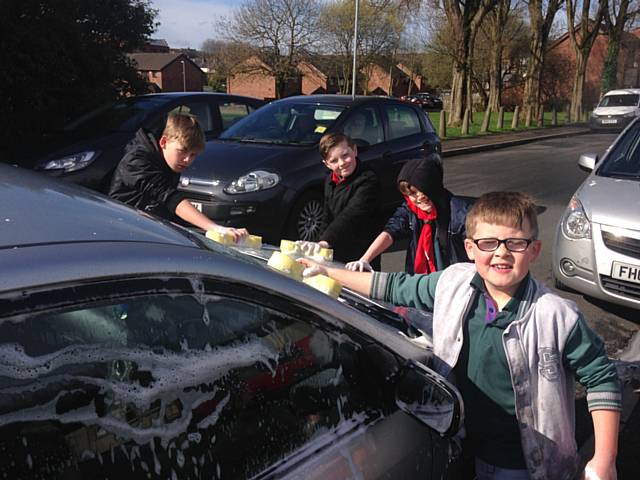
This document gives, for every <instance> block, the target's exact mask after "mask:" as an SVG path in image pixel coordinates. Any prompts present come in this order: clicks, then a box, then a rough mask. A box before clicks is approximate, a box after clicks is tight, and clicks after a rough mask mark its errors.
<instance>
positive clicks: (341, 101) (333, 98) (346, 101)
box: [272, 95, 400, 106]
mask: <svg viewBox="0 0 640 480" xmlns="http://www.w3.org/2000/svg"><path fill="white" fill-rule="evenodd" d="M391 101H393V102H400V101H399V100H398V99H397V98H394V97H384V96H377V95H356V96H355V98H354V97H352V96H351V95H297V96H295V97H287V98H283V99H280V100H276V101H275V102H272V103H287V102H292V103H293V102H295V103H311V104H313V103H324V104H333V105H345V106H348V105H362V104H366V103H374V102H391Z"/></svg>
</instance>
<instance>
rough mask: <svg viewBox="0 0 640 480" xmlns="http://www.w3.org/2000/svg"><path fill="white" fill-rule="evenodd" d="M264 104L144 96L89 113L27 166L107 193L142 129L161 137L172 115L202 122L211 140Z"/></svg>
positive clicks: (229, 98)
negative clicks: (179, 115)
mask: <svg viewBox="0 0 640 480" xmlns="http://www.w3.org/2000/svg"><path fill="white" fill-rule="evenodd" d="M263 104H264V102H263V101H262V100H258V99H256V98H250V97H242V96H239V95H226V94H222V93H206V92H186V93H184V92H177V93H159V94H152V95H141V96H138V97H130V98H126V99H124V100H120V101H117V102H115V103H111V104H108V105H105V106H103V107H100V108H98V109H96V110H93V111H91V112H90V113H88V114H87V115H84V116H82V117H80V118H78V119H77V120H75V121H73V122H71V123H69V124H68V125H66V126H65V127H64V128H63V129H62V130H60V131H56V132H52V133H50V134H48V135H47V136H46V138H45V139H44V141H43V142H42V145H40V146H39V148H38V151H37V152H35V151H34V152H29V154H30V155H31V156H32V157H33V158H31V159H30V160H29V162H28V163H30V164H32V165H31V166H33V167H34V168H35V169H36V170H41V171H44V172H46V173H48V174H51V175H54V176H58V177H62V178H64V179H65V180H69V181H71V182H73V183H78V184H80V185H83V186H85V187H89V188H92V189H94V190H99V191H102V192H106V191H107V190H108V188H109V183H110V182H111V177H112V175H113V171H114V169H115V168H116V166H117V165H118V162H119V161H120V159H121V158H122V156H123V155H124V147H125V146H126V145H127V143H129V142H130V141H131V140H132V139H133V137H134V135H135V132H136V131H137V130H138V129H139V128H145V129H146V130H148V131H150V132H152V133H153V134H154V135H156V136H158V137H159V136H160V134H161V133H162V129H163V128H164V125H165V123H166V119H167V115H168V114H169V113H170V112H184V113H190V114H193V115H195V116H197V117H198V120H199V121H200V123H201V125H202V127H203V129H204V131H205V134H206V136H207V139H212V138H216V137H217V136H218V135H220V133H221V132H222V131H223V130H225V129H226V128H228V127H230V126H231V125H233V124H234V123H235V122H236V121H237V120H239V119H241V118H243V117H245V116H247V115H248V114H249V113H251V112H252V111H254V110H255V109H257V108H259V107H260V106H262V105H263Z"/></svg>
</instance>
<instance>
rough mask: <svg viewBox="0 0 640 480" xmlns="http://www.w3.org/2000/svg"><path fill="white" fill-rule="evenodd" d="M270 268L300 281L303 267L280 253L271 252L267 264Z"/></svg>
mask: <svg viewBox="0 0 640 480" xmlns="http://www.w3.org/2000/svg"><path fill="white" fill-rule="evenodd" d="M267 265H269V266H270V267H271V268H275V269H276V270H279V271H280V272H282V273H285V274H286V275H288V276H290V277H291V278H293V279H295V280H302V271H303V270H304V265H302V264H301V263H298V262H296V261H295V260H294V259H293V258H291V257H290V256H288V255H287V254H284V253H282V252H273V253H272V254H271V258H269V261H268V262H267Z"/></svg>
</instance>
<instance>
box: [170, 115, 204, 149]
mask: <svg viewBox="0 0 640 480" xmlns="http://www.w3.org/2000/svg"><path fill="white" fill-rule="evenodd" d="M162 136H163V137H166V138H167V140H174V141H177V142H180V143H181V144H182V147H183V148H184V149H186V150H189V151H192V152H201V151H202V150H204V146H205V142H206V140H205V136H204V132H203V131H202V128H201V127H200V124H199V123H198V119H197V118H196V117H195V116H193V115H185V114H184V113H171V114H169V116H168V117H167V124H166V125H165V127H164V131H163V132H162Z"/></svg>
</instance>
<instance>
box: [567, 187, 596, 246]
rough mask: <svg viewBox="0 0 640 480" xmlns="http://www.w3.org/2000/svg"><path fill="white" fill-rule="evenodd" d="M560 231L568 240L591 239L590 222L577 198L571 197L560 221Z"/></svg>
mask: <svg viewBox="0 0 640 480" xmlns="http://www.w3.org/2000/svg"><path fill="white" fill-rule="evenodd" d="M562 230H563V232H564V234H565V235H566V236H567V237H569V238H574V239H579V238H591V222H590V221H589V219H588V218H587V214H586V213H585V212H584V208H583V207H582V203H580V200H578V198H577V197H573V198H572V199H571V201H570V202H569V206H568V207H567V211H566V212H565V214H564V218H563V219H562Z"/></svg>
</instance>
